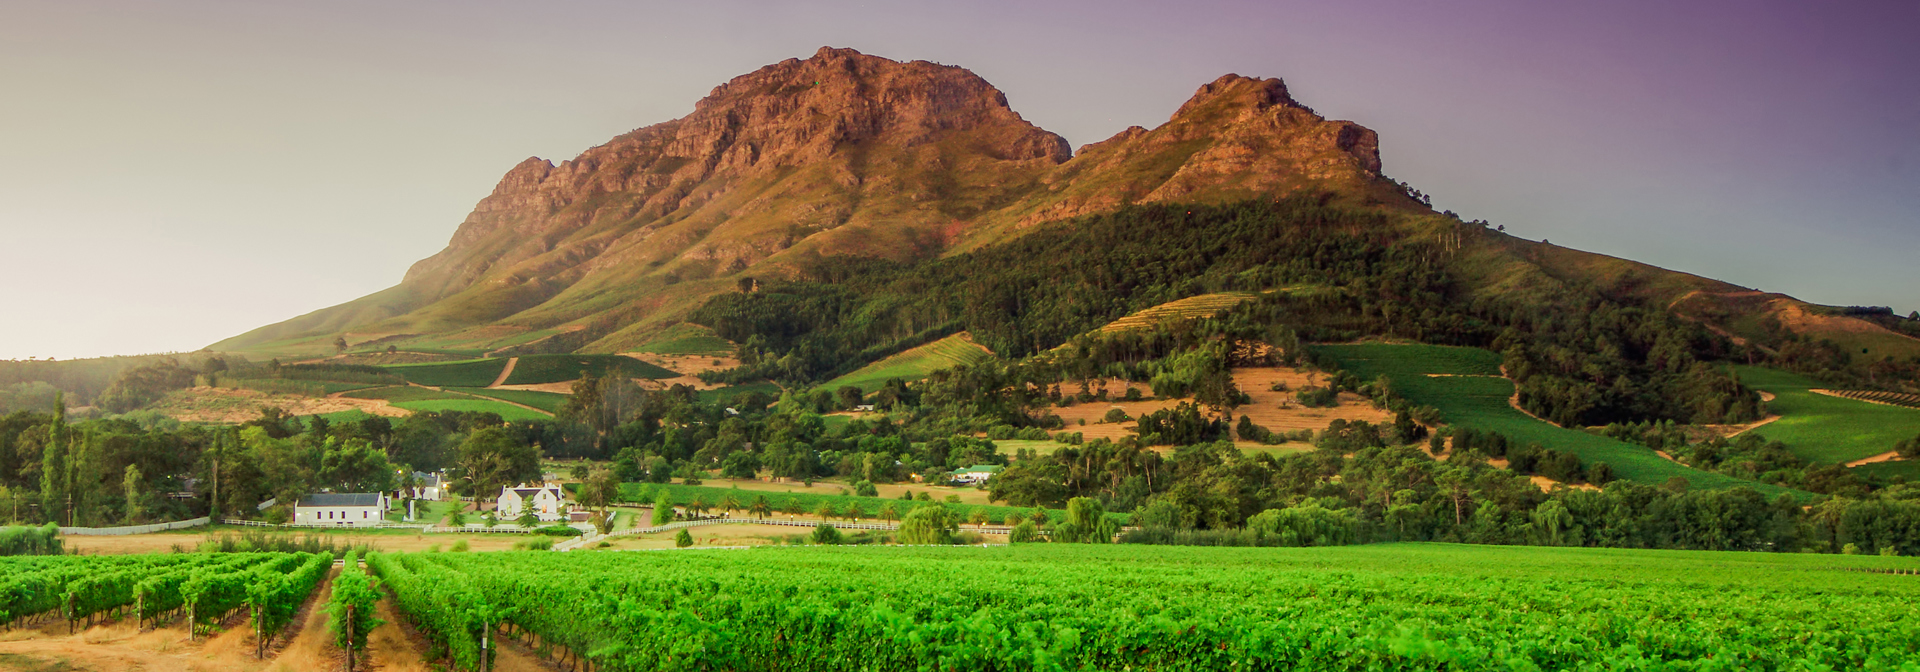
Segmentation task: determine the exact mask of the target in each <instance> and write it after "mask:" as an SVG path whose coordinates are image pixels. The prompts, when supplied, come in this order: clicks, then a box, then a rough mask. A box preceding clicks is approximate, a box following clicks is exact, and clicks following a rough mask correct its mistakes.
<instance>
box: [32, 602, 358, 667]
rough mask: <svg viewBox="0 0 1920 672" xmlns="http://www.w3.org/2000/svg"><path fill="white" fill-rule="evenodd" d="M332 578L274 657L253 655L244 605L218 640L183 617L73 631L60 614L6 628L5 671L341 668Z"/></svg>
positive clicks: (132, 620)
mask: <svg viewBox="0 0 1920 672" xmlns="http://www.w3.org/2000/svg"><path fill="white" fill-rule="evenodd" d="M331 585H332V583H331V580H323V581H322V582H321V584H320V586H318V587H316V588H315V589H314V591H313V595H312V596H310V597H309V598H308V599H307V602H306V604H304V605H302V606H301V608H300V611H298V612H295V614H294V619H293V622H292V623H290V624H289V625H288V626H287V630H285V631H284V632H282V633H281V635H280V637H277V638H275V645H274V646H273V647H272V648H270V649H269V650H268V653H267V655H268V658H267V659H266V660H261V659H257V658H254V657H253V654H254V639H253V625H252V621H251V620H249V619H248V617H247V612H246V610H245V609H241V610H240V611H239V612H238V613H236V614H235V615H234V617H233V618H231V619H229V620H228V621H227V622H226V623H223V624H222V631H221V632H220V633H219V634H216V635H213V636H212V637H199V638H192V637H189V636H188V633H187V623H186V620H185V619H184V618H176V619H175V620H174V621H173V622H172V623H168V624H165V625H163V626H161V627H158V628H153V629H142V628H141V627H140V624H139V622H138V619H135V618H132V617H127V618H121V619H120V620H117V621H112V622H108V623H102V624H100V625H95V626H93V627H89V628H86V629H84V630H82V631H80V632H78V633H74V634H68V633H67V624H66V622H65V621H63V620H60V619H59V618H54V619H51V620H49V621H47V622H45V623H42V624H40V625H39V626H37V627H31V628H19V629H15V630H11V631H8V632H5V633H0V669H28V670H48V671H52V670H140V671H141V672H225V671H229V670H240V671H243V672H293V671H296V670H297V671H300V672H305V671H308V670H337V669H340V666H341V663H343V662H345V661H344V658H328V657H326V655H325V654H326V653H327V652H329V651H331V652H332V653H334V654H336V656H337V654H338V651H337V650H333V649H332V643H331V642H330V641H329V639H328V638H329V635H328V633H327V622H326V609H325V608H323V606H322V605H324V604H325V600H326V596H327V595H328V594H329V590H330V586H331Z"/></svg>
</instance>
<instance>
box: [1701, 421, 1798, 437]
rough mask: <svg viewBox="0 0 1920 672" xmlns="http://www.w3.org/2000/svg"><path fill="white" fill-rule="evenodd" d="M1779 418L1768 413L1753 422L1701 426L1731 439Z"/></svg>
mask: <svg viewBox="0 0 1920 672" xmlns="http://www.w3.org/2000/svg"><path fill="white" fill-rule="evenodd" d="M1779 419H1780V416H1778V415H1769V416H1767V417H1764V418H1761V419H1759V420H1755V421H1753V422H1749V423H1746V424H1744V425H1702V426H1703V427H1706V428H1707V429H1708V430H1709V431H1712V432H1714V433H1716V434H1719V435H1721V436H1724V437H1727V438H1729V439H1731V438H1733V437H1736V436H1739V435H1741V434H1745V433H1747V432H1750V431H1753V430H1754V429H1755V428H1759V427H1764V426H1767V425H1769V424H1772V423H1773V421H1775V420H1779Z"/></svg>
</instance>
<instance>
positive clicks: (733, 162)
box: [212, 48, 1920, 359]
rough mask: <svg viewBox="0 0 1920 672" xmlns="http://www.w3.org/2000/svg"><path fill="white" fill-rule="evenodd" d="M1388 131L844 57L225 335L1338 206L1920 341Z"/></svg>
mask: <svg viewBox="0 0 1920 672" xmlns="http://www.w3.org/2000/svg"><path fill="white" fill-rule="evenodd" d="M1378 146H1379V140H1378V137H1377V136H1376V135H1375V134H1374V132H1373V131H1371V130H1368V129H1366V128H1364V127H1362V126H1359V125H1357V124H1354V123H1352V122H1346V121H1331V120H1327V119H1324V118H1322V117H1320V116H1319V115H1317V114H1315V113H1314V112H1313V111H1312V110H1311V109H1310V108H1308V107H1306V106H1304V105H1302V104H1300V103H1299V102H1298V101H1295V100H1294V99H1293V98H1292V97H1291V96H1290V95H1289V93H1288V91H1287V89H1286V86H1285V84H1284V83H1282V82H1281V81H1280V80H1277V79H1257V78H1249V77H1241V76H1238V75H1227V76H1224V77H1221V78H1219V79H1217V80H1215V81H1213V82H1210V83H1208V84H1206V85H1204V86H1202V87H1200V89H1199V90H1198V91H1196V92H1195V94H1194V95H1193V97H1192V98H1191V99H1190V100H1189V101H1187V103H1186V104H1184V105H1182V106H1181V108H1180V109H1179V110H1178V111H1177V112H1175V113H1174V115H1173V116H1172V117H1171V118H1170V119H1169V120H1168V121H1167V122H1166V123H1164V124H1162V125H1160V126H1159V127H1157V128H1154V129H1151V130H1148V129H1144V128H1140V127H1133V128H1129V129H1127V130H1125V131H1122V132H1121V133H1119V134H1117V135H1115V136H1114V137H1112V138H1109V139H1107V140H1105V141H1102V142H1097V143H1093V144H1090V145H1087V146H1085V147H1083V148H1081V150H1080V151H1079V152H1078V153H1077V154H1070V152H1069V147H1068V145H1067V143H1066V141H1065V140H1064V139H1062V138H1060V137H1059V136H1057V135H1054V134H1052V133H1050V132H1047V131H1045V130H1043V129H1040V128H1038V127H1035V126H1033V125H1032V124H1029V123H1027V122H1026V121H1025V120H1023V119H1021V118H1020V116H1019V115H1018V114H1017V113H1015V112H1014V111H1013V110H1012V109H1011V108H1010V107H1008V105H1007V102H1006V98H1005V96H1004V95H1003V94H1001V93H1000V92H999V91H998V90H997V89H995V88H993V86H992V85H990V84H988V83H987V82H986V81H985V80H982V79H981V78H979V77H978V76H976V75H974V74H973V73H971V72H969V71H967V70H965V69H962V68H958V67H953V66H943V65H936V64H932V63H927V62H924V61H913V62H905V63H903V62H897V61H892V60H889V59H885V58H879V57H875V56H869V55H865V54H861V53H859V52H857V51H854V50H851V49H832V48H822V49H821V50H820V51H819V52H817V53H815V54H814V55H813V56H812V57H810V58H807V59H804V60H800V59H789V60H787V61H782V62H780V63H776V64H773V65H770V66H767V67H765V68H762V69H760V70H758V71H755V72H753V73H750V74H747V75H743V76H741V77H738V78H735V79H734V80H732V81H730V82H727V83H726V84H723V85H721V86H719V87H716V88H715V89H714V90H713V91H712V93H710V94H709V95H708V96H707V97H706V98H704V99H702V100H701V101H699V102H698V103H697V104H696V105H695V108H694V111H693V113H692V114H689V115H688V116H686V117H683V118H680V119H676V120H672V121H667V122H663V123H659V124H655V125H652V126H647V127H644V128H640V129H638V130H635V131H632V132H630V133H627V134H625V135H622V136H620V137H617V138H615V139H613V140H612V141H610V142H608V143H607V144H604V145H601V146H599V147H594V148H592V149H589V150H587V151H586V152H583V153H582V154H581V155H580V156H578V157H576V158H574V159H572V160H569V161H564V162H561V163H560V164H558V165H554V164H552V163H551V162H548V161H546V160H543V159H538V158H531V159H528V160H526V161H524V162H522V163H521V164H520V165H518V166H515V167H514V168H513V169H512V170H511V171H509V172H508V173H507V174H506V176H505V177H503V178H502V179H501V181H500V183H499V185H498V186H496V188H495V189H494V192H493V193H492V194H491V195H489V196H488V197H486V198H485V199H483V200H482V201H481V202H480V203H479V204H478V205H477V206H476V207H475V209H474V211H473V213H472V214H470V215H469V216H468V217H467V219H466V221H465V222H463V223H462V224H461V225H460V227H459V228H458V230H457V231H456V232H455V233H454V235H453V238H452V240H451V241H450V242H449V244H448V246H447V248H446V249H445V250H443V251H441V252H440V253H438V254H436V255H434V256H432V257H429V258H427V259H424V260H422V261H420V262H419V263H417V264H415V265H414V266H413V268H412V269H410V270H409V271H408V273H407V275H406V277H405V279H404V280H403V281H402V282H401V284H399V285H398V286H395V287H393V288H389V289H387V290H384V291H381V292H378V293H375V294H373V295H369V296H367V297H364V298H361V299H358V300H355V301H352V302H349V303H346V304H342V305H340V306H335V307H332V308H327V309H323V310H319V311H315V312H313V313H309V314H307V315H303V316H300V317H297V318H294V319H292V320H288V321H286V322H282V323H279V324H275V325H270V326H266V327H262V328H260V329H256V330H254V331H252V332H249V333H247V334H243V335H241V336H237V337H235V338H232V339H228V340H226V341H223V342H221V343H218V344H215V345H213V346H212V347H213V348H214V349H218V350H231V351H245V352H258V353H263V354H309V353H320V352H326V351H330V350H331V349H332V343H333V341H334V338H335V337H336V336H341V337H344V338H345V339H346V340H347V341H349V342H350V343H354V344H368V345H369V346H374V345H377V347H386V346H388V345H398V346H400V347H406V346H407V345H408V344H409V343H417V344H421V345H423V346H427V347H435V348H454V349H463V350H474V351H490V350H495V349H499V348H505V347H515V348H518V349H517V350H516V351H518V352H568V351H575V350H579V351H585V352H620V351H626V350H631V349H635V348H637V347H640V346H642V345H644V344H646V343H648V342H649V341H650V340H652V339H653V338H655V337H656V336H657V335H659V334H661V333H662V332H665V331H666V330H668V329H670V328H672V327H674V326H675V325H677V324H680V323H681V320H682V319H683V318H684V317H685V316H686V315H687V314H688V312H689V311H691V310H692V309H693V308H694V307H696V306H698V305H699V304H700V303H701V302H703V301H705V300H706V299H707V298H708V297H711V296H714V295H716V294H722V293H728V292H733V291H737V290H739V289H741V288H749V289H750V288H751V287H753V286H754V284H755V282H756V281H764V280H768V279H776V278H792V277H795V276H796V275H797V274H798V273H800V272H801V271H802V269H805V268H811V267H818V266H819V265H820V262H819V260H821V259H833V258H845V257H864V258H877V259H887V260H892V261H896V262H914V261H916V260H924V259H929V258H934V257H938V256H942V255H952V254H958V253H964V252H967V251H971V250H978V249H982V248H984V247H988V246H992V245H997V244H1001V243H1005V242H1007V241H1010V240H1012V239H1015V238H1018V237H1020V236H1022V235H1024V234H1025V233H1027V232H1029V231H1031V230H1034V229H1035V228H1036V227H1038V226H1039V225H1041V224H1044V223H1047V222H1055V221H1061V220H1066V219H1071V218H1074V217H1077V216H1083V215H1089V214H1097V213H1102V212H1110V211H1113V210H1115V209H1117V208H1120V207H1124V206H1127V205H1134V204H1149V203H1189V202H1191V203H1228V202H1235V201H1244V200H1257V199H1269V198H1280V197H1284V196H1288V195H1295V194H1302V193H1308V194H1317V195H1320V196H1321V197H1322V198H1323V199H1324V200H1326V201H1327V202H1330V203H1334V204H1338V205H1342V206H1346V207H1355V208H1362V209H1373V210H1377V211H1379V212H1381V213H1383V214H1386V215H1388V220H1389V221H1390V222H1392V224H1391V228H1392V229H1393V231H1394V235H1398V236H1405V237H1406V238H1405V239H1406V240H1413V241H1422V242H1429V243H1436V244H1438V245H1440V246H1441V248H1442V249H1446V250H1448V251H1449V253H1450V254H1452V255H1454V256H1455V257H1456V258H1454V259H1453V260H1452V261H1451V263H1450V265H1449V268H1450V272H1452V273H1454V274H1455V275H1456V276H1457V277H1458V278H1460V279H1461V280H1463V283H1462V284H1463V285H1464V286H1465V287H1467V288H1468V289H1469V290H1470V291H1471V292H1473V293H1474V294H1475V295H1476V296H1482V297H1500V298H1504V299H1510V300H1520V301H1526V302H1535V303H1547V304H1556V305H1557V304H1560V303H1561V302H1562V300H1563V299H1566V298H1567V297H1570V296H1574V295H1576V294H1578V293H1579V292H1580V291H1585V290H1589V289H1591V290H1597V291H1599V292H1600V293H1602V294H1604V295H1606V296H1609V297H1613V298H1614V299H1616V300H1621V301H1630V302H1635V303H1644V304H1648V305H1660V306H1665V307H1666V308H1667V309H1668V310H1671V311H1673V312H1675V313H1676V314H1679V315H1682V316H1685V317H1687V318H1689V319H1693V320H1696V321H1699V322H1702V323H1704V324H1706V325H1708V326H1709V327H1710V328H1712V329H1714V330H1716V331H1719V332H1720V333H1722V334H1725V335H1728V336H1732V337H1734V338H1735V339H1736V340H1738V341H1739V342H1742V343H1747V342H1752V343H1755V344H1757V345H1758V346H1759V347H1761V348H1763V349H1765V348H1769V347H1772V346H1774V345H1777V344H1779V343H1781V342H1782V341H1783V339H1791V338H1794V337H1795V336H1804V337H1807V338H1809V339H1820V338H1828V339H1832V340H1834V341H1835V342H1837V343H1840V344H1842V345H1843V346H1845V347H1848V348H1853V349H1854V350H1864V352H1861V353H1859V354H1864V355H1866V358H1867V359H1878V358H1880V357H1881V356H1883V355H1893V356H1896V357H1910V356H1914V355H1920V340H1916V339H1914V338H1912V337H1910V336H1907V335H1904V334H1901V333H1896V332H1894V331H1890V330H1887V329H1886V328H1884V327H1881V326H1879V325H1876V324H1874V323H1872V322H1868V321H1865V320H1858V319H1854V318H1852V317H1849V316H1846V315H1837V314H1833V312H1834V311H1831V310H1827V309H1824V308H1822V307H1819V306H1811V305H1808V304H1804V303H1801V302H1798V301H1795V300H1792V299H1791V298H1790V297H1784V296H1780V295H1762V296H1763V299H1760V300H1756V299H1754V298H1752V297H1754V296H1755V295H1757V293H1755V292H1752V291H1751V290H1748V289H1746V288H1741V287H1736V286H1733V285H1729V284H1727V283H1722V282H1718V281H1714V280H1711V279H1707V278H1701V277H1697V276H1692V275H1688V274H1684V273H1676V272H1673V271H1668V270H1665V269H1660V268H1657V267H1653V266H1647V265H1644V264H1638V263H1635V262H1631V261H1627V260H1622V259H1616V258H1612V257H1607V256H1604V255H1596V254H1591V253H1586V252H1581V251H1577V250H1570V249H1567V248H1562V247H1556V246H1552V245H1548V244H1545V243H1536V242H1531V241H1525V240H1521V239H1518V238H1513V237H1511V236H1506V235H1504V234H1502V233H1499V232H1495V231H1490V230H1486V229H1484V228H1482V227H1479V226H1476V225H1474V224H1470V223H1465V222H1461V221H1459V220H1457V219H1454V218H1451V217H1445V216H1442V215H1439V214H1436V213H1434V212H1433V211H1432V210H1430V209H1428V208H1427V207H1426V206H1424V205H1423V204H1422V203H1421V202H1420V201H1419V200H1417V199H1416V198H1414V197H1413V196H1412V195H1411V192H1410V191H1409V190H1408V189H1406V188H1405V187H1403V186H1401V185H1399V184H1398V183H1396V182H1394V181H1392V180H1390V179H1387V178H1385V177H1384V176H1383V175H1382V173H1381V164H1380V159H1379V153H1378Z"/></svg>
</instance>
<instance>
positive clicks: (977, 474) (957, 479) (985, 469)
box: [953, 464, 1002, 485]
mask: <svg viewBox="0 0 1920 672" xmlns="http://www.w3.org/2000/svg"><path fill="white" fill-rule="evenodd" d="M1001 468H1002V467H1000V465H997V464H976V465H973V466H971V467H967V468H965V469H955V470H953V482H954V483H957V484H960V485H974V484H977V483H985V482H987V481H988V480H990V479H992V478H993V475H994V474H998V473H1000V469H1001Z"/></svg>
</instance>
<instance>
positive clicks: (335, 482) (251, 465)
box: [0, 408, 545, 526]
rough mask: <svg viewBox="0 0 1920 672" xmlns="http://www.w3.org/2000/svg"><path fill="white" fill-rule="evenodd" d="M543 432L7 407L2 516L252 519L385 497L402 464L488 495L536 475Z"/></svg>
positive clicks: (478, 421) (422, 420)
mask: <svg viewBox="0 0 1920 672" xmlns="http://www.w3.org/2000/svg"><path fill="white" fill-rule="evenodd" d="M544 431H545V425H544V424H542V425H529V424H520V423H513V424H509V423H505V422H502V421H501V419H500V417H499V416H497V415H494V414H491V413H460V412H446V413H418V414H414V415H412V416H408V417H407V418H404V419H402V420H400V421H399V422H394V421H392V420H389V419H387V418H380V417H374V418H367V419H365V420H362V421H359V422H352V423H330V422H328V421H327V420H326V419H325V418H322V417H309V418H304V419H302V418H294V417H290V416H288V415H287V414H286V413H284V412H282V411H280V410H279V409H272V408H269V409H263V414H262V416H261V417H260V418H258V419H255V420H252V421H249V422H246V423H243V424H240V425H233V426H208V425H187V426H181V425H180V424H179V423H157V424H152V425H142V424H139V423H137V422H135V421H134V420H133V419H129V418H127V417H110V418H105V419H90V420H77V421H74V422H69V421H68V419H67V418H66V417H65V414H64V413H62V412H60V411H55V412H54V413H34V412H31V411H17V412H14V413H12V414H9V415H6V416H0V518H5V519H7V520H11V521H18V522H35V523H37V522H54V523H58V524H61V525H82V526H108V525H127V524H139V523H146V522H153V521H162V520H179V519H184V518H190V517H194V516H199V515H207V514H209V513H215V514H225V515H254V514H255V513H256V510H255V505H257V504H259V503H261V502H263V501H266V500H268V499H278V500H279V501H280V502H283V503H284V502H291V501H294V500H296V499H298V498H299V497H301V496H302V495H305V494H308V493H312V492H321V491H334V492H378V491H387V490H393V489H395V488H397V487H398V486H399V485H400V483H399V477H398V476H396V472H397V471H401V470H403V469H406V468H410V469H418V470H425V471H436V470H440V469H443V468H446V469H450V470H451V471H452V473H453V474H454V475H456V478H457V481H456V486H457V487H459V488H460V489H461V490H462V491H463V492H466V491H480V492H484V491H489V490H497V489H498V487H500V486H501V485H509V484H511V483H513V482H518V481H522V480H528V479H532V478H537V477H538V475H539V471H538V452H537V448H535V444H534V441H537V440H538V439H539V438H540V437H541V436H543V435H544ZM275 514H276V515H283V514H284V510H275Z"/></svg>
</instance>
